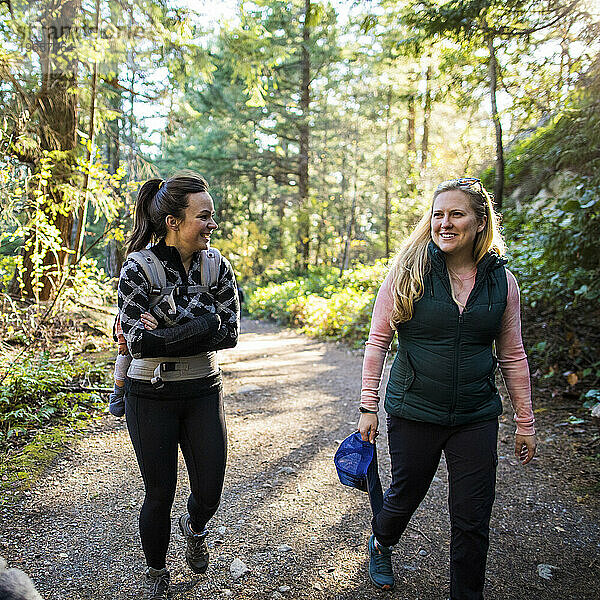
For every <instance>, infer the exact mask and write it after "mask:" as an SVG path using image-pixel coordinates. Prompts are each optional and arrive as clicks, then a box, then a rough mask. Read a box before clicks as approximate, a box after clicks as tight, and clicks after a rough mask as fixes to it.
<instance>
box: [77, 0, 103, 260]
mask: <svg viewBox="0 0 600 600" xmlns="http://www.w3.org/2000/svg"><path fill="white" fill-rule="evenodd" d="M99 20H100V0H96V16H95V18H94V26H95V31H96V35H98V26H99ZM97 81H98V59H96V60H95V61H94V66H93V71H92V89H91V91H90V122H89V127H88V142H87V151H86V163H87V169H86V171H85V173H84V175H83V199H82V203H81V206H80V207H79V211H78V213H77V232H76V234H75V243H74V245H73V247H74V249H75V253H74V254H73V259H72V262H73V264H75V263H77V261H78V260H79V259H80V257H81V252H82V250H83V241H84V236H85V224H86V221H87V212H88V187H89V181H90V175H89V170H90V169H91V168H92V161H93V160H94V126H95V121H94V119H95V116H96V84H97Z"/></svg>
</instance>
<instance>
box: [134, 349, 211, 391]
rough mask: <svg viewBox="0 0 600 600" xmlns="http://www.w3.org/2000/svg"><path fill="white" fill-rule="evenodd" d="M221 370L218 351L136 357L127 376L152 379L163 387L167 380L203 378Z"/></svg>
mask: <svg viewBox="0 0 600 600" xmlns="http://www.w3.org/2000/svg"><path fill="white" fill-rule="evenodd" d="M218 372H219V365H218V362H217V353H216V352H202V353H201V354H196V355H194V356H186V357H184V358H176V357H172V356H171V357H163V356H158V357H156V358H134V359H133V360H132V361H131V364H130V365H129V369H128V370H127V377H130V378H131V379H141V380H142V381H150V383H152V385H153V386H154V387H155V388H157V389H158V388H161V387H162V386H163V385H164V383H165V381H184V380H186V379H201V378H203V377H209V376H210V375H215V374H216V373H218Z"/></svg>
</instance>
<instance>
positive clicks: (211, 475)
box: [125, 375, 227, 569]
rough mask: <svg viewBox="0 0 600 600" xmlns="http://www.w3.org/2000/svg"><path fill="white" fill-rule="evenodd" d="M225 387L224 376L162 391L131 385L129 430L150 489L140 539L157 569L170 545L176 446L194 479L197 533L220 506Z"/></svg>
mask: <svg viewBox="0 0 600 600" xmlns="http://www.w3.org/2000/svg"><path fill="white" fill-rule="evenodd" d="M222 389H223V388H222V383H221V376H220V375H215V376H213V377H207V378H205V379H194V380H188V381H176V382H167V383H165V385H164V387H163V388H161V389H159V390H156V389H154V388H153V387H152V385H151V384H150V383H147V382H144V381H137V380H128V382H127V387H126V393H127V396H126V398H127V401H126V411H125V414H126V416H127V427H128V429H129V436H130V437H131V442H132V444H133V447H134V449H135V453H136V456H137V460H138V464H139V466H140V471H141V473H142V478H143V480H144V487H145V490H146V496H145V499H144V504H143V505H142V510H141V512H140V537H141V539H142V547H143V550H144V555H145V556H146V563H147V564H148V566H149V567H152V568H154V569H162V568H163V567H164V566H165V558H166V555H167V548H168V546H169V537H170V533H171V506H172V505H173V500H174V498H175V487H176V485H177V448H178V446H180V447H181V452H182V454H183V457H184V458H185V463H186V466H187V471H188V475H189V478H190V488H191V492H192V493H191V494H190V497H189V499H188V504H187V506H188V512H189V514H190V520H191V523H192V527H193V529H194V531H202V529H203V528H204V526H205V525H206V523H207V522H208V520H209V519H210V518H211V517H212V516H213V515H214V514H215V512H216V510H217V507H218V506H219V501H220V499H221V491H222V489H223V479H224V476H225V461H226V458H227V432H226V429H225V417H224V415H223V399H222Z"/></svg>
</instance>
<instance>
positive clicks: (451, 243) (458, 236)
mask: <svg viewBox="0 0 600 600" xmlns="http://www.w3.org/2000/svg"><path fill="white" fill-rule="evenodd" d="M485 223H486V219H485V217H484V219H483V221H478V219H477V216H476V215H475V211H474V210H473V208H472V207H471V202H470V199H469V197H468V196H467V194H465V193H464V192H461V191H460V190H448V191H446V192H442V193H441V194H439V195H438V196H437V197H436V199H435V200H434V203H433V209H432V212H431V239H432V240H433V242H434V243H435V244H436V245H437V246H438V248H439V249H440V250H442V252H444V253H446V254H448V255H450V256H452V257H453V258H454V259H460V260H461V261H464V262H465V263H467V262H469V261H471V262H472V260H473V245H474V243H475V237H476V236H477V233H478V232H480V231H483V229H484V228H485Z"/></svg>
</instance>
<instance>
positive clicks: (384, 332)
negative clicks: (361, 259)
mask: <svg viewBox="0 0 600 600" xmlns="http://www.w3.org/2000/svg"><path fill="white" fill-rule="evenodd" d="M506 276H507V281H508V292H507V297H506V310H505V311H504V315H503V317H502V327H501V330H500V333H499V335H498V337H497V338H496V340H495V343H496V357H497V359H498V364H499V365H500V371H501V372H502V377H503V378H504V383H505V384H506V389H507V390H508V394H509V396H510V401H511V403H512V406H513V410H514V419H515V422H516V424H517V433H520V434H523V435H533V434H534V433H535V429H534V421H535V419H534V417H533V408H532V405H531V385H530V381H529V365H528V364H527V355H526V354H525V349H524V348H523V340H522V338H521V302H520V294H519V286H518V284H517V280H516V279H515V276H514V275H513V274H512V273H511V272H510V271H509V270H508V269H507V270H506ZM469 283H470V289H469V290H468V292H469V293H470V292H471V290H472V289H473V285H474V283H475V278H473V279H472V280H471V281H470V282H469ZM466 295H467V297H468V294H466ZM393 308H394V299H393V295H392V290H391V283H390V276H389V275H388V276H387V277H386V278H385V280H384V282H383V283H382V284H381V287H380V288H379V292H378V293H377V299H376V300H375V306H374V307H373V316H372V318H371V329H370V331H369V339H368V340H367V342H366V344H365V356H364V359H363V370H362V390H361V394H360V403H361V406H363V407H364V408H366V409H368V410H377V408H378V406H379V388H380V386H381V376H382V373H383V367H384V365H385V359H386V357H387V353H388V351H389V349H390V345H391V343H392V340H393V338H394V333H395V330H394V329H393V328H392V326H391V324H390V319H391V315H392V310H393ZM458 308H459V310H460V312H461V313H462V311H463V308H462V307H461V306H460V305H458Z"/></svg>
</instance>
